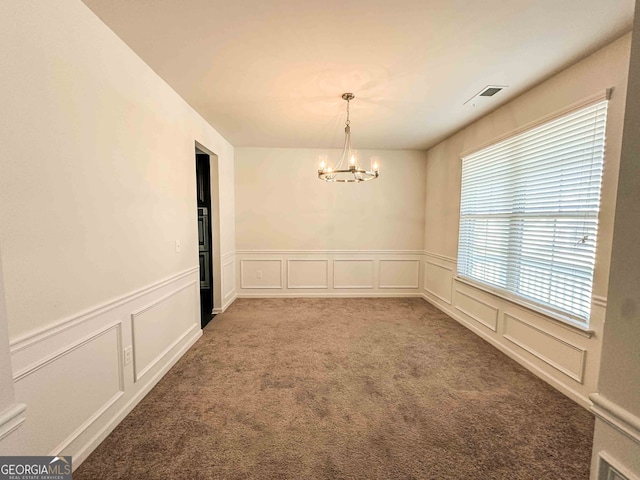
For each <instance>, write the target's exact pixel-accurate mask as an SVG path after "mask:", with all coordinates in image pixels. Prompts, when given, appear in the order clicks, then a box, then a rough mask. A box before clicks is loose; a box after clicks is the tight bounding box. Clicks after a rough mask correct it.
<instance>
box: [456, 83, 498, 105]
mask: <svg viewBox="0 0 640 480" xmlns="http://www.w3.org/2000/svg"><path fill="white" fill-rule="evenodd" d="M505 88H507V87H506V85H487V86H486V87H484V88H483V89H482V90H480V91H479V92H478V93H476V94H475V95H474V96H473V97H471V98H470V99H469V100H467V101H466V102H464V105H465V106H467V107H476V106H480V105H484V104H485V103H488V102H489V100H491V97H493V96H494V95H496V94H497V93H499V92H500V91H502V90H503V89H505Z"/></svg>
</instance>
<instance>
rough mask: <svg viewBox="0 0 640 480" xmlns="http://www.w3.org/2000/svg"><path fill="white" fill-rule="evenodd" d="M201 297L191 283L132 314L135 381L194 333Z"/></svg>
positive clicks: (194, 284)
mask: <svg viewBox="0 0 640 480" xmlns="http://www.w3.org/2000/svg"><path fill="white" fill-rule="evenodd" d="M198 295H199V286H198V284H197V283H196V282H191V283H188V284H186V285H182V286H180V287H179V288H177V289H176V290H174V291H172V292H169V293H168V294H166V295H165V296H163V297H161V298H159V299H157V300H156V301H155V302H154V303H152V304H150V305H148V306H146V307H144V308H143V309H141V310H139V311H137V312H134V313H132V314H131V326H132V329H133V330H132V332H133V334H132V339H133V365H134V368H133V371H134V381H136V382H137V381H139V380H140V379H141V378H142V377H143V376H144V374H145V373H147V372H148V371H149V369H151V368H152V367H153V366H155V365H156V364H157V363H158V362H159V361H161V359H162V358H163V357H164V356H165V355H166V353H167V352H168V351H169V350H171V349H172V348H173V347H174V346H175V345H177V344H178V343H180V342H181V341H182V340H183V339H184V338H185V336H186V335H188V334H189V333H190V330H191V328H192V327H193V318H194V317H195V316H197V309H196V308H195V306H196V305H197V303H196V301H199V297H198Z"/></svg>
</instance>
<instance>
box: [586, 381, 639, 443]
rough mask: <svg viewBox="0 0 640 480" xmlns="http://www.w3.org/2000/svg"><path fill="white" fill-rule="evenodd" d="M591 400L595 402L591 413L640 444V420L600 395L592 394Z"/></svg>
mask: <svg viewBox="0 0 640 480" xmlns="http://www.w3.org/2000/svg"><path fill="white" fill-rule="evenodd" d="M589 400H591V401H592V402H593V405H592V406H591V411H592V412H593V413H594V414H595V415H596V416H597V417H598V418H599V419H601V420H602V421H604V422H606V423H608V424H609V425H611V426H612V427H613V428H615V429H616V430H618V431H619V432H621V433H623V434H624V435H626V436H627V437H629V438H630V439H631V440H633V441H634V442H636V443H637V444H640V418H638V417H636V416H635V415H634V414H632V413H631V412H629V411H628V410H626V409H624V408H622V407H621V406H620V405H618V404H617V403H615V402H612V401H611V400H609V399H608V398H606V397H605V396H603V395H602V394H600V393H592V394H590V395H589Z"/></svg>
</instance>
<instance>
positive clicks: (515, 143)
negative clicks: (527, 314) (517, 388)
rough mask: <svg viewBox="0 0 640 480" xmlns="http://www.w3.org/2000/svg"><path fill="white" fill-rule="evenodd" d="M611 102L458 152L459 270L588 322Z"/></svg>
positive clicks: (477, 280)
mask: <svg viewBox="0 0 640 480" xmlns="http://www.w3.org/2000/svg"><path fill="white" fill-rule="evenodd" d="M606 113H607V101H601V102H598V103H596V104H593V105H590V106H588V107H586V108H582V109H580V110H577V111H573V112H571V113H569V114H567V115H564V116H562V117H559V118H556V119H554V120H552V121H549V122H546V123H544V124H542V125H539V126H537V127H535V128H532V129H530V130H528V131H525V132H523V133H520V134H518V135H515V136H513V137H510V138H508V139H507V140H504V141H501V142H500V143H497V144H495V145H492V146H490V147H487V148H484V149H482V150H480V151H478V152H475V153H473V154H471V155H468V156H466V157H464V158H463V159H462V193H461V205H460V236H459V244H458V275H459V276H460V277H461V278H463V279H464V278H466V279H469V280H471V281H472V282H473V281H475V283H480V284H484V285H486V286H489V287H491V289H493V290H498V293H501V294H503V295H506V296H507V297H510V298H514V297H515V298H516V299H520V300H524V301H525V302H526V303H533V304H534V305H535V306H540V307H542V308H544V309H545V311H551V312H553V313H559V314H560V316H562V317H569V318H570V319H571V320H573V321H574V322H578V323H579V324H581V325H586V324H588V321H589V312H590V309H591V287H592V282H593V268H594V263H595V252H596V233H597V229H598V211H599V208H600V185H601V180H602V166H603V157H604V142H605V122H606Z"/></svg>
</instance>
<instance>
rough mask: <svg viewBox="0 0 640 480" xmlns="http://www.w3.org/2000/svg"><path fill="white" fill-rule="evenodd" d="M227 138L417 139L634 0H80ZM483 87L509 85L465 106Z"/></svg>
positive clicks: (511, 93)
mask: <svg viewBox="0 0 640 480" xmlns="http://www.w3.org/2000/svg"><path fill="white" fill-rule="evenodd" d="M83 1H84V3H85V4H87V5H88V6H89V8H91V9H92V10H93V11H94V12H95V13H96V14H97V15H98V16H99V17H100V18H101V19H102V20H103V21H104V22H105V23H106V24H107V25H108V26H109V27H110V28H111V29H112V30H113V31H114V32H115V33H116V34H117V35H118V36H119V37H120V38H121V39H122V40H124V41H125V42H126V43H127V44H128V45H129V46H130V47H131V48H132V49H133V50H134V51H135V52H136V53H137V54H138V55H139V56H140V57H141V58H142V59H143V60H144V61H145V62H146V63H147V64H148V65H149V66H151V68H153V69H154V70H155V71H156V72H157V73H158V74H159V75H160V76H161V77H162V78H163V79H164V80H165V81H166V82H167V83H168V84H169V85H171V86H172V87H173V88H174V89H175V90H176V91H177V92H178V93H179V94H180V95H181V96H182V97H183V98H184V99H185V100H186V101H187V102H188V103H189V104H190V105H192V106H193V107H194V108H195V109H196V110H197V111H198V112H199V113H200V114H201V115H202V116H203V117H204V118H205V119H206V120H207V121H208V122H209V123H210V124H211V125H212V126H213V127H215V128H216V129H217V130H218V131H219V132H220V133H221V134H222V135H224V137H225V138H227V140H229V142H231V144H233V145H234V146H236V147H248V146H252V147H296V148H305V147H308V148H329V147H334V148H339V147H341V146H342V141H343V133H342V132H343V127H344V121H345V106H346V105H345V102H344V101H343V100H342V99H341V98H340V96H341V94H342V93H344V92H353V93H354V94H355V96H356V98H355V100H353V101H352V102H351V126H352V135H353V145H354V147H355V148H370V149H374V148H376V149H377V148H381V149H382V148H384V149H425V148H429V147H430V146H432V145H434V144H435V143H437V142H438V141H440V140H442V139H443V138H446V137H447V136H448V135H450V134H452V133H453V132H455V131H456V130H458V129H460V128H461V127H463V126H464V125H466V124H468V123H470V122H472V121H473V120H475V119H477V118H479V117H481V116H483V115H485V114H486V113H488V112H489V111H491V110H494V109H495V108H497V107H498V106H500V105H502V104H504V103H505V102H507V101H509V100H510V99H512V98H514V97H515V96H517V95H519V94H521V93H523V92H524V91H526V90H528V89H529V88H531V87H532V86H534V85H536V84H537V83H539V82H541V81H542V80H544V79H545V78H547V77H549V76H550V75H552V74H554V73H555V72H558V71H559V70H561V69H563V68H565V67H567V66H569V65H571V64H572V63H574V62H575V61H577V60H579V59H581V58H583V57H585V56H586V55H588V54H590V53H592V52H594V51H595V50H597V49H598V48H600V47H602V46H604V45H605V44H607V43H608V42H610V41H612V40H614V39H616V38H617V37H619V36H621V35H622V34H624V33H625V32H627V31H629V30H630V29H631V25H632V20H633V8H634V0H607V1H602V0H561V1H558V0H509V1H505V0H483V1H482V2H478V1H469V0H396V1H390V0H324V1H322V2H321V1H311V0H239V1H229V0H224V1H223V0H189V1H188V2H185V1H184V0H83ZM487 85H506V86H508V88H506V89H504V90H503V91H501V92H500V93H498V94H496V95H495V96H494V97H492V98H491V101H488V102H486V103H484V104H483V105H480V104H478V105H476V106H475V107H472V106H464V105H463V104H464V103H465V102H466V101H467V100H468V99H469V98H471V97H472V96H473V95H475V94H476V93H478V92H479V91H480V90H482V89H483V88H484V87H485V86H487Z"/></svg>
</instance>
